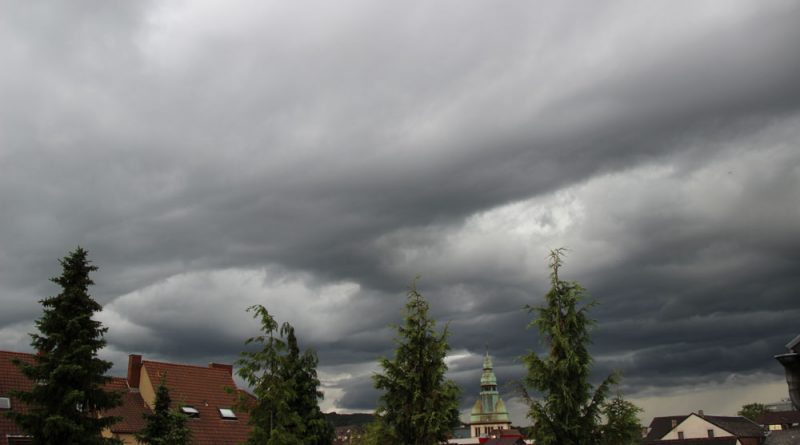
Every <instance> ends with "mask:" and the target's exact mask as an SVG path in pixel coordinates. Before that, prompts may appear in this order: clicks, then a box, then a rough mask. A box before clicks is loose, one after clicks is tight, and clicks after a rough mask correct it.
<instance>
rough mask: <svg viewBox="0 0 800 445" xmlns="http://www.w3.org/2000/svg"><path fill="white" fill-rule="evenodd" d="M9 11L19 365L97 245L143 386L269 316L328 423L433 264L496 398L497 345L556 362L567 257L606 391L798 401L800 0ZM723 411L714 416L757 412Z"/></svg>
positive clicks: (0, 216)
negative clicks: (551, 355) (317, 383)
mask: <svg viewBox="0 0 800 445" xmlns="http://www.w3.org/2000/svg"><path fill="white" fill-rule="evenodd" d="M0 6H2V9H3V11H4V14H3V15H2V16H0V52H2V53H3V54H4V55H5V63H4V69H3V72H2V73H0V205H2V209H3V210H2V212H0V302H2V306H3V311H0V346H1V347H3V348H4V349H16V350H27V348H28V346H27V342H28V340H27V337H26V336H25V335H24V334H21V333H20V332H21V331H22V332H26V330H29V329H30V326H31V323H32V320H33V319H35V318H36V317H37V316H38V314H39V312H40V307H39V305H38V303H37V301H38V300H39V299H41V298H43V297H44V296H46V295H48V294H52V293H53V292H56V290H55V289H54V288H53V287H52V284H50V283H48V282H47V280H46V278H47V277H50V276H53V275H56V274H57V272H58V271H57V263H56V259H57V258H59V257H61V256H63V255H64V254H65V253H66V252H67V251H68V250H70V249H72V248H73V247H74V246H75V245H78V244H80V245H82V246H84V247H86V248H88V249H89V251H90V253H91V256H92V258H93V259H94V261H95V262H96V264H98V265H99V266H100V271H98V272H97V274H96V275H95V281H96V282H97V286H96V287H95V289H94V290H93V295H94V296H95V297H96V298H97V299H98V301H100V302H101V303H103V304H104V305H105V310H104V312H103V314H102V315H101V319H102V320H103V322H104V323H106V324H107V325H108V326H109V328H110V329H109V332H108V340H109V348H108V350H107V352H106V354H108V356H109V357H112V358H113V359H114V360H115V366H116V368H115V369H116V370H118V371H121V370H122V369H123V368H124V366H125V364H124V360H125V355H126V354H127V353H132V352H140V353H144V354H145V355H146V356H147V357H153V358H160V359H164V360H175V361H185V362H193V363H204V362H208V361H212V360H216V361H233V360H235V358H236V353H237V351H238V350H239V349H241V347H242V341H243V339H244V338H247V337H249V336H251V335H253V333H254V330H255V329H257V325H256V324H255V322H254V320H252V319H251V318H250V317H249V314H247V313H246V312H245V310H244V309H245V308H246V307H248V306H249V305H252V304H264V305H266V306H267V307H268V308H269V310H270V311H271V312H274V313H275V314H276V315H277V316H278V318H279V319H280V320H281V321H289V322H291V323H292V324H293V325H295V326H296V327H297V329H298V333H299V335H300V340H301V342H302V343H304V345H305V346H308V347H313V348H314V349H316V350H317V351H318V353H319V355H320V367H321V368H320V371H321V375H322V376H323V377H324V378H323V380H324V382H325V385H326V391H327V393H328V395H329V398H328V400H326V402H325V403H326V406H327V407H329V408H331V409H333V408H335V409H340V410H341V409H359V410H362V409H369V408H370V407H371V406H374V403H375V398H376V393H375V392H374V390H372V389H371V380H370V375H371V374H372V372H374V371H375V369H376V365H375V363H376V359H377V357H379V356H386V355H389V354H391V352H392V347H393V344H392V341H391V338H392V335H393V333H392V331H391V329H389V328H387V325H388V324H390V323H393V322H397V321H399V319H400V316H401V315H400V314H401V312H400V311H401V308H402V304H403V296H404V290H405V289H406V287H407V286H408V283H409V282H410V281H411V280H412V279H413V277H415V276H416V275H422V280H421V281H420V289H421V290H422V292H423V294H424V295H425V296H426V297H428V299H429V301H430V302H431V306H432V312H433V314H434V315H435V316H436V317H437V319H439V320H440V323H442V324H443V323H445V322H449V328H450V332H451V344H452V346H453V348H454V354H456V355H457V356H458V357H461V358H459V359H454V361H453V362H452V364H451V375H452V376H453V378H455V379H456V380H457V381H458V382H459V384H461V385H462V387H463V388H464V389H465V394H466V396H465V400H464V403H465V406H466V405H468V404H470V403H471V400H470V399H471V397H472V394H473V393H474V392H476V388H475V382H476V381H477V379H478V378H479V377H478V371H477V367H478V364H479V356H480V354H482V353H483V348H484V345H485V344H486V343H488V344H489V346H490V348H491V351H492V353H493V354H494V355H495V362H496V364H497V365H498V375H499V377H500V378H501V380H503V381H507V380H510V379H515V378H519V377H520V376H521V375H522V373H523V369H522V366H521V365H520V363H519V361H518V357H519V356H520V355H522V354H524V353H526V352H527V351H528V350H531V349H533V350H536V349H537V348H539V347H540V346H539V343H538V339H537V336H536V334H535V333H534V332H533V331H525V326H526V325H527V323H528V322H529V320H530V316H529V315H528V314H526V313H525V312H524V311H523V310H522V307H523V306H524V305H526V304H537V302H540V301H541V298H542V295H543V294H544V293H545V291H546V289H547V271H546V269H545V257H546V254H547V252H548V250H549V249H552V248H556V247H560V246H566V247H568V248H569V249H570V255H569V257H568V259H567V265H566V267H565V274H566V275H567V277H568V278H570V279H575V280H578V281H580V282H581V283H582V284H583V285H584V286H585V287H587V288H588V289H589V291H590V293H591V294H592V296H593V298H595V299H596V300H597V301H598V303H599V304H598V306H597V307H596V308H595V309H594V311H593V316H594V317H595V318H596V319H597V321H598V325H597V328H596V330H595V334H594V346H593V351H594V354H595V357H596V365H597V372H598V375H599V373H602V372H607V371H609V370H611V369H621V370H622V371H623V372H624V375H625V378H624V383H623V390H624V391H625V392H626V393H627V394H630V395H631V396H633V397H634V398H636V397H639V399H637V400H643V401H645V402H646V403H648V404H649V405H648V409H650V407H653V406H655V402H654V401H655V400H659V397H668V396H669V395H670V394H675V393H680V392H681V391H684V390H685V389H686V388H691V387H701V386H703V387H709V386H708V385H712V386H713V385H723V386H724V385H728V386H726V388H729V389H730V390H731V391H738V389H736V388H740V387H742V388H745V387H746V388H751V389H752V388H755V387H757V386H758V385H761V384H768V385H777V383H775V382H778V383H779V382H780V379H781V372H782V370H781V369H780V368H779V366H778V365H777V364H776V363H775V362H774V360H772V358H771V356H772V355H773V354H776V353H780V352H781V351H782V345H783V344H784V343H785V341H786V340H788V339H789V338H791V337H792V336H794V335H796V334H797V332H796V325H797V324H796V319H797V316H798V315H799V314H798V312H800V309H798V306H797V304H796V303H795V301H796V295H795V293H796V289H798V287H800V278H798V276H797V273H796V272H797V270H798V267H800V264H799V263H800V256H798V252H800V241H798V240H800V236H798V235H800V233H798V227H800V193H798V192H800V150H798V146H797V141H798V140H800V84H798V83H797V81H796V79H797V77H798V74H800V53H798V52H797V48H796V42H797V41H800V7H798V5H797V4H796V3H794V2H790V1H781V0H775V1H746V0H733V1H726V2H725V3H724V4H722V3H721V2H715V1H698V2H694V3H693V5H692V8H691V10H690V11H687V10H683V9H679V8H677V7H676V6H675V4H674V3H671V2H647V3H642V2H635V1H626V2H618V3H615V4H614V5H599V4H586V3H579V2H555V1H553V2H537V3H536V4H523V3H520V4H511V3H509V4H504V5H498V4H496V3H492V4H489V3H481V2H478V3H470V4H464V3H463V2H456V1H444V2H436V3H430V2H380V3H375V2H368V1H355V0H354V1H345V2H337V3H336V4H335V5H334V4H329V3H325V2H292V3H290V4H289V3H286V2H258V3H253V2H248V1H233V2H226V3H225V4H224V5H223V4H218V3H216V2H204V1H200V2H198V1H192V2H186V1H179V0H173V1H166V2H157V3H156V2H152V3H149V2H136V3H130V4H106V3H99V2H94V1H88V0H87V1H81V2H74V3H71V4H69V5H55V4H51V5H28V4H17V3H12V2H0ZM731 376H739V377H735V378H739V379H740V380H736V382H739V383H735V384H734V383H731V382H732V381H733V380H731V379H732V378H733V377H731ZM753 376H757V378H755V377H753ZM741 379H744V380H741ZM770 379H771V380H770ZM767 380H769V382H767ZM741 382H746V385H742V384H741ZM764 382H766V383H764ZM704 385H705V386H704ZM748 385H749V386H748ZM715 388H716V387H715ZM746 388H745V389H742V390H741V392H740V393H741V394H742V400H741V404H744V403H748V402H751V401H754V400H749V399H745V398H747V397H753V395H752V394H753V393H752V392H747V389H746ZM714 391H715V390H712V391H711V393H713V394H719V393H720V391H717V392H716V393H715V392H714ZM770 394H772V393H770ZM663 400H667V399H666V398H665V399H663ZM715 400H719V403H716V402H715ZM759 401H761V402H769V401H771V400H759ZM707 403H709V404H710V405H713V406H707V407H698V406H685V407H684V408H683V411H685V412H688V411H692V410H696V409H700V408H705V409H706V411H707V412H712V411H714V409H720V410H730V406H731V403H732V402H730V400H728V399H726V400H725V401H723V400H722V399H716V398H715V397H712V396H709V398H708V402H707ZM653 409H655V408H653ZM650 412H651V411H648V413H650ZM652 412H656V411H652ZM661 414H665V413H661ZM720 414H731V413H729V412H724V413H720ZM515 416H516V417H515V419H519V421H520V422H524V419H523V416H524V414H520V413H516V414H515Z"/></svg>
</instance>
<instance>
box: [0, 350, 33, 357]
mask: <svg viewBox="0 0 800 445" xmlns="http://www.w3.org/2000/svg"><path fill="white" fill-rule="evenodd" d="M0 354H14V355H27V356H30V357H36V354H34V353H32V352H17V351H3V350H0Z"/></svg>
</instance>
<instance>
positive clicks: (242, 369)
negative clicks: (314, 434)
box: [236, 305, 303, 445]
mask: <svg viewBox="0 0 800 445" xmlns="http://www.w3.org/2000/svg"><path fill="white" fill-rule="evenodd" d="M247 311H248V312H253V318H256V319H259V321H260V322H261V331H262V335H258V336H256V337H251V338H249V339H247V341H246V342H245V345H251V344H253V345H256V346H259V347H260V350H257V351H243V352H242V353H241V355H242V358H240V359H239V360H237V362H236V364H237V365H238V366H239V370H238V371H237V374H239V376H240V377H241V378H242V379H244V381H245V382H246V383H247V385H248V386H249V387H250V388H252V389H253V395H254V396H255V400H254V401H253V400H247V399H243V400H242V401H241V407H242V408H243V409H246V410H247V411H248V412H249V413H250V420H249V423H250V426H251V427H252V429H251V430H250V436H249V437H248V439H247V444H248V445H302V443H303V442H302V439H301V438H300V437H298V436H296V435H295V434H294V432H293V429H294V426H295V425H297V424H299V423H300V418H299V416H298V415H297V414H296V413H295V412H294V411H292V410H291V409H290V407H289V401H290V400H291V398H292V391H291V388H290V387H289V386H288V385H286V384H285V383H284V381H283V375H282V372H281V371H282V366H283V362H284V360H283V356H284V354H285V352H286V342H285V341H283V338H282V337H283V335H285V334H286V333H287V331H288V329H289V325H288V324H286V323H284V324H283V326H280V327H279V326H278V322H276V321H275V319H274V318H273V317H272V315H270V313H269V311H267V308H265V307H264V306H262V305H255V306H251V307H249V308H247Z"/></svg>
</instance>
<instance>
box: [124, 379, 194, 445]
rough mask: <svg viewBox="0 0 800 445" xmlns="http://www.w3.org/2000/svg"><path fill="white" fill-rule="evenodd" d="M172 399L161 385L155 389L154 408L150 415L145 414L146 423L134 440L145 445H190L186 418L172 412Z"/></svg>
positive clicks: (190, 439)
mask: <svg viewBox="0 0 800 445" xmlns="http://www.w3.org/2000/svg"><path fill="white" fill-rule="evenodd" d="M171 405H172V399H171V398H170V396H169V388H167V385H165V384H164V378H163V377H162V380H161V383H160V384H159V385H158V388H157V389H156V400H155V407H154V409H153V413H152V414H145V415H144V419H145V421H146V422H147V424H146V425H145V427H144V429H142V430H141V431H140V432H139V434H137V435H136V440H138V441H139V442H140V443H142V444H146V445H189V444H191V443H192V432H191V430H190V429H189V427H188V426H187V425H186V420H187V417H186V415H184V414H183V413H179V412H177V411H172V410H171V409H170V406H171Z"/></svg>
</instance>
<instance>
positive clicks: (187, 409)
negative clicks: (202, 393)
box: [181, 405, 200, 417]
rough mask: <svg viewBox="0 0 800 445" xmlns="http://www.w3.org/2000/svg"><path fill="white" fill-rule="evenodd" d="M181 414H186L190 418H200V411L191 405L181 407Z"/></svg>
mask: <svg viewBox="0 0 800 445" xmlns="http://www.w3.org/2000/svg"><path fill="white" fill-rule="evenodd" d="M181 412H182V413H184V414H186V415H187V416H189V417H200V411H198V410H197V408H195V407H193V406H189V405H185V406H182V407H181Z"/></svg>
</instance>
